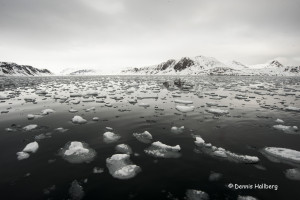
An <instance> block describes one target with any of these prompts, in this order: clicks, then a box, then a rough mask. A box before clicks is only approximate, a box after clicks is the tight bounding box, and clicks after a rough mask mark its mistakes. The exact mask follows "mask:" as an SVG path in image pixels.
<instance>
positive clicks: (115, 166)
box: [106, 154, 141, 179]
mask: <svg viewBox="0 0 300 200" xmlns="http://www.w3.org/2000/svg"><path fill="white" fill-rule="evenodd" d="M106 166H107V168H108V170H109V173H110V174H111V175H112V176H113V177H114V178H118V179H130V178H133V177H135V176H136V175H137V174H138V173H139V172H140V171H141V168H140V167H139V166H137V165H134V164H131V161H130V156H129V155H128V154H114V155H112V156H111V157H110V158H107V159H106Z"/></svg>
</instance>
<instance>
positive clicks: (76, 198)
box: [69, 180, 84, 200]
mask: <svg viewBox="0 0 300 200" xmlns="http://www.w3.org/2000/svg"><path fill="white" fill-rule="evenodd" d="M69 194H70V197H71V199H72V200H80V199H82V198H83V196H84V191H83V188H82V186H81V185H80V184H79V183H78V181H77V180H74V181H73V182H72V184H71V187H70V189H69Z"/></svg>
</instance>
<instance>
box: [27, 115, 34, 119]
mask: <svg viewBox="0 0 300 200" xmlns="http://www.w3.org/2000/svg"><path fill="white" fill-rule="evenodd" d="M34 118H35V115H33V114H28V115H27V119H34Z"/></svg>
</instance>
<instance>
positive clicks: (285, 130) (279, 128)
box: [273, 124, 298, 134]
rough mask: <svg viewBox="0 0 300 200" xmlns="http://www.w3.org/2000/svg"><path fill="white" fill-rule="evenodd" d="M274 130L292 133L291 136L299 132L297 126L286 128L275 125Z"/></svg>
mask: <svg viewBox="0 0 300 200" xmlns="http://www.w3.org/2000/svg"><path fill="white" fill-rule="evenodd" d="M273 128H275V129H277V130H280V131H283V132H285V133H291V134H293V133H294V134H295V133H297V131H298V127H297V126H285V125H281V124H279V125H274V126H273Z"/></svg>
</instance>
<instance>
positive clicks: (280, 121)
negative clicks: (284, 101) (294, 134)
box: [275, 119, 284, 124]
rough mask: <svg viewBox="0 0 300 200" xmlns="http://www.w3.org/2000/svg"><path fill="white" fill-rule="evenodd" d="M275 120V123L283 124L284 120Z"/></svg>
mask: <svg viewBox="0 0 300 200" xmlns="http://www.w3.org/2000/svg"><path fill="white" fill-rule="evenodd" d="M275 122H276V123H280V124H283V123H284V121H283V120H282V119H276V120H275Z"/></svg>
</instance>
